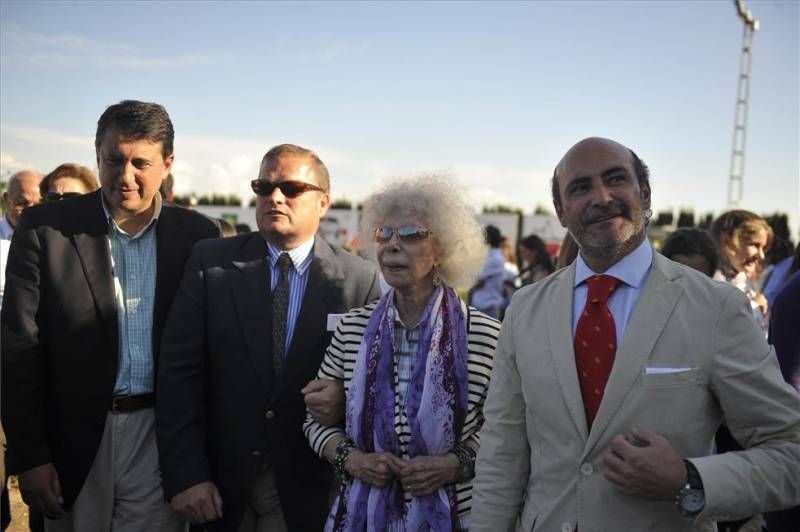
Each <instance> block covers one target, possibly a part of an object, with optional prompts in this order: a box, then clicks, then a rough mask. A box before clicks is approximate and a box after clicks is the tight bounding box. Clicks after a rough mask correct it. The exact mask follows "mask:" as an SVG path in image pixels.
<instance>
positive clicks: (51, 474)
mask: <svg viewBox="0 0 800 532" xmlns="http://www.w3.org/2000/svg"><path fill="white" fill-rule="evenodd" d="M19 491H20V493H21V494H22V500H23V501H25V504H27V505H28V506H30V507H31V508H33V509H34V510H36V511H38V512H40V513H43V514H44V515H45V516H46V517H48V518H50V519H58V518H59V517H63V516H64V515H66V513H67V512H65V511H64V509H63V508H62V507H61V505H62V504H64V499H63V498H62V497H61V483H60V482H59V481H58V472H56V468H55V467H53V464H51V463H47V464H43V465H40V466H36V467H34V468H33V469H28V470H27V471H25V472H24V473H22V474H20V475H19Z"/></svg>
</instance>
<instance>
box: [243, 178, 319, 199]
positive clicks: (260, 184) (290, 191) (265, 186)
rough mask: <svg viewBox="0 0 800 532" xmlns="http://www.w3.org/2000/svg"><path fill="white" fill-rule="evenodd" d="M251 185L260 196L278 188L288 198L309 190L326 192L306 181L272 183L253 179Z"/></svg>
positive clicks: (268, 194) (269, 193) (270, 193)
mask: <svg viewBox="0 0 800 532" xmlns="http://www.w3.org/2000/svg"><path fill="white" fill-rule="evenodd" d="M250 186H251V187H252V188H253V192H255V193H256V194H258V195H259V196H271V195H272V192H273V191H274V190H275V189H276V188H279V189H281V194H283V195H284V196H286V197H287V198H296V197H297V196H299V195H300V194H303V193H304V192H308V191H309V190H316V191H319V192H325V190H324V189H323V188H322V187H318V186H317V185H312V184H311V183H306V182H304V181H281V182H279V183H272V182H270V181H265V180H263V179H253V180H252V181H250Z"/></svg>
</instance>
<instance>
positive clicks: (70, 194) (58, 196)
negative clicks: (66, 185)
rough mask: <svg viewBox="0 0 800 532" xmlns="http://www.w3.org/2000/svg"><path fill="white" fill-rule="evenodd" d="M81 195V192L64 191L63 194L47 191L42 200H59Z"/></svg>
mask: <svg viewBox="0 0 800 532" xmlns="http://www.w3.org/2000/svg"><path fill="white" fill-rule="evenodd" d="M81 195H82V194H81V193H80V192H64V193H63V194H59V193H58V192H48V193H46V194H45V195H44V201H59V200H62V199H66V198H74V197H75V196H81Z"/></svg>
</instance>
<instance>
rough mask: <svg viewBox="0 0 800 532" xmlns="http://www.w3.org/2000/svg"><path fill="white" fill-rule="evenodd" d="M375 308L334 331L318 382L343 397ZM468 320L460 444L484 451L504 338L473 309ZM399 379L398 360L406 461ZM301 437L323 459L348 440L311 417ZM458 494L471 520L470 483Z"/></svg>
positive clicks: (352, 315)
mask: <svg viewBox="0 0 800 532" xmlns="http://www.w3.org/2000/svg"><path fill="white" fill-rule="evenodd" d="M376 304H377V303H372V304H370V305H367V306H366V307H363V308H358V309H355V310H351V311H350V312H348V313H347V314H346V315H345V316H344V317H343V318H342V319H341V321H340V322H339V325H338V326H337V327H336V332H335V333H334V335H333V339H332V340H331V345H330V346H328V349H327V351H326V352H325V357H324V358H323V360H322V365H321V366H320V368H319V372H318V373H317V378H319V379H335V380H340V381H344V388H345V392H346V391H347V389H348V388H349V384H350V380H351V379H352V377H353V368H354V367H355V361H356V356H357V355H358V348H359V346H360V345H361V342H362V340H363V338H364V332H365V331H366V328H367V322H368V321H369V317H370V315H371V314H372V311H373V309H374V308H375V305H376ZM468 316H469V322H468V323H469V325H468V335H467V344H468V357H467V374H468V379H469V384H468V386H467V391H468V407H467V415H466V418H465V419H464V428H463V430H462V432H461V441H467V440H470V442H471V445H472V446H473V447H474V448H475V449H477V448H478V446H479V445H480V440H479V437H478V431H479V430H480V428H481V426H482V425H483V403H484V401H485V399H486V391H487V390H488V388H489V378H490V376H491V373H492V360H493V356H494V350H495V347H496V346H497V335H498V334H499V333H500V322H498V321H497V320H495V319H493V318H490V317H489V316H487V315H486V314H483V313H482V312H479V311H478V310H476V309H474V308H472V307H470V308H469V310H468ZM397 375H398V373H397V357H395V368H394V385H395V386H394V387H395V406H394V426H395V430H396V431H397V435H398V438H399V440H400V448H401V450H402V453H403V458H405V459H408V458H409V457H408V445H409V442H410V440H411V429H410V427H409V425H408V420H407V419H406V415H405V411H404V410H403V408H402V407H401V401H400V398H399V396H398V393H397V389H398V386H397V381H398V377H397ZM303 431H304V433H305V435H306V438H308V441H309V443H310V444H311V448H312V449H314V451H315V452H316V453H317V454H319V455H320V456H322V451H323V449H324V448H325V445H326V444H327V443H328V441H329V440H330V439H331V438H332V437H333V436H335V435H336V434H340V435H344V429H343V428H342V427H338V426H336V427H328V426H325V425H321V424H320V423H318V422H316V421H314V419H313V418H312V417H311V414H310V413H308V412H306V420H305V423H304V424H303ZM456 491H457V494H458V513H459V515H464V514H468V513H469V510H470V506H471V502H472V481H471V480H470V481H467V482H464V483H460V484H458V485H457V486H456ZM406 498H407V502H408V500H410V495H408V494H406Z"/></svg>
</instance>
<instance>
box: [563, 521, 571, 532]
mask: <svg viewBox="0 0 800 532" xmlns="http://www.w3.org/2000/svg"><path fill="white" fill-rule="evenodd" d="M561 532H572V523H561Z"/></svg>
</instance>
